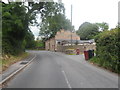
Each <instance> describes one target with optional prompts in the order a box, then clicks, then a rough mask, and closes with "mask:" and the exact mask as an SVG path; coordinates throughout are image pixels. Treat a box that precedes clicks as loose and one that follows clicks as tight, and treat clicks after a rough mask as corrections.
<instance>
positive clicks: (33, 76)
mask: <svg viewBox="0 0 120 90" xmlns="http://www.w3.org/2000/svg"><path fill="white" fill-rule="evenodd" d="M29 52H30V53H34V54H35V55H36V57H35V59H34V60H33V62H32V63H31V64H30V65H29V66H27V67H26V68H25V69H24V70H22V71H21V72H20V73H19V74H17V75H16V76H15V77H14V78H13V79H12V80H10V81H9V83H8V85H7V87H6V88H118V76H117V75H116V74H113V73H110V72H108V71H106V70H103V69H101V68H98V67H96V66H94V65H92V64H90V63H88V62H86V61H85V60H84V57H83V55H71V56H70V55H65V54H62V53H58V52H50V51H29Z"/></svg>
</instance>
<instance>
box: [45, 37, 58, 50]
mask: <svg viewBox="0 0 120 90" xmlns="http://www.w3.org/2000/svg"><path fill="white" fill-rule="evenodd" d="M55 49H56V41H55V38H51V39H49V40H47V41H46V42H45V50H50V51H55Z"/></svg>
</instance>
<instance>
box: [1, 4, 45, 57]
mask: <svg viewBox="0 0 120 90" xmlns="http://www.w3.org/2000/svg"><path fill="white" fill-rule="evenodd" d="M43 5H44V3H43V2H39V3H34V2H28V6H25V5H24V3H22V2H9V4H5V3H3V2H2V34H3V35H2V52H3V54H13V55H16V54H19V53H21V52H23V51H24V49H25V45H26V44H27V45H28V44H30V42H31V43H32V42H33V35H32V34H31V33H30V29H29V25H30V24H36V18H35V16H36V14H37V13H39V11H40V10H41V9H42V8H43ZM28 36H29V38H31V39H30V40H29V42H28V41H25V39H26V37H28ZM26 40H27V39H26ZM25 43H26V44H25Z"/></svg>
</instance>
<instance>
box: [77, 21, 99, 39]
mask: <svg viewBox="0 0 120 90" xmlns="http://www.w3.org/2000/svg"><path fill="white" fill-rule="evenodd" d="M98 33H99V30H98V26H97V25H96V24H92V23H89V22H85V23H83V24H82V25H81V26H80V27H79V29H78V31H77V34H78V35H79V36H80V38H81V39H82V40H89V39H92V38H93V37H94V36H95V35H97V34H98Z"/></svg>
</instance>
